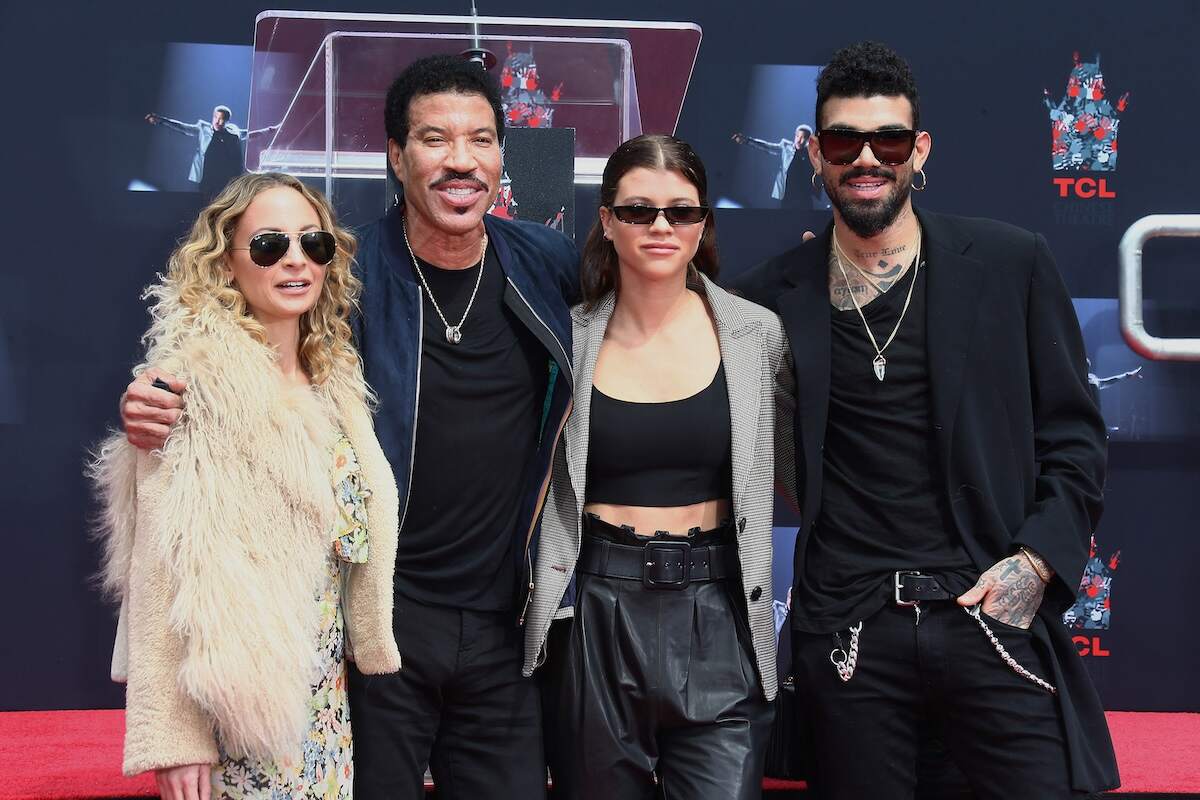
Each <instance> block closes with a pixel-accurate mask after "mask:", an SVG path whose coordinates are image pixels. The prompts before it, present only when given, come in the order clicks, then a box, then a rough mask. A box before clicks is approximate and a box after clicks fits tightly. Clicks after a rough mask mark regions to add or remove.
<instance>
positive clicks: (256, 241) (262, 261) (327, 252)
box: [230, 231, 337, 269]
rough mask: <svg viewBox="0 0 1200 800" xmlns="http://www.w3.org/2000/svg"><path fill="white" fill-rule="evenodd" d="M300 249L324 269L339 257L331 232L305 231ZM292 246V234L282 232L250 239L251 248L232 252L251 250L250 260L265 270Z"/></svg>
mask: <svg viewBox="0 0 1200 800" xmlns="http://www.w3.org/2000/svg"><path fill="white" fill-rule="evenodd" d="M299 236H300V249H301V250H303V251H304V255H306V256H308V257H309V259H311V260H312V262H313V263H314V264H317V265H319V266H322V267H324V266H325V265H327V264H328V263H329V262H330V261H333V257H334V256H335V255H337V239H335V238H333V234H332V233H330V232H329V231H304V233H301V234H299ZM291 246H292V234H290V233H283V232H281V231H271V232H270V233H260V234H258V235H257V236H254V237H252V238H251V239H250V246H249V247H232V248H230V249H231V250H249V251H250V260H251V261H253V262H254V263H255V264H258V265H259V266H260V267H262V268H263V269H266V268H267V267H271V266H274V265H275V263H276V262H277V261H279V259H281V258H283V257H284V256H285V255H287V251H288V249H289V248H290V247H291Z"/></svg>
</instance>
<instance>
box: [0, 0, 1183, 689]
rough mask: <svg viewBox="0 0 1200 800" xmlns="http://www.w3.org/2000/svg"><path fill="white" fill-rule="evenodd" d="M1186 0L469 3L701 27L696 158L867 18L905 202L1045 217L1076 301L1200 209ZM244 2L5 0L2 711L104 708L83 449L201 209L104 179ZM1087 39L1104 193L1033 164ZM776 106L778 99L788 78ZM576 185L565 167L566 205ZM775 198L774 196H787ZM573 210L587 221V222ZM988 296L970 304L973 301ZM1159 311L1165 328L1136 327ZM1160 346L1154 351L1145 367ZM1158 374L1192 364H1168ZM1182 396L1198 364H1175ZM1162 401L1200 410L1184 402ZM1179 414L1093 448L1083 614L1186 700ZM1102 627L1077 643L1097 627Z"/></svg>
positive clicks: (751, 254)
mask: <svg viewBox="0 0 1200 800" xmlns="http://www.w3.org/2000/svg"><path fill="white" fill-rule="evenodd" d="M305 5H306V6H308V7H310V8H319V9H328V10H345V11H361V12H390V13H394V12H398V11H403V12H409V13H448V12H458V11H460V10H465V9H466V8H467V7H468V4H467V3H466V2H461V3H458V5H461V6H463V9H458V8H451V6H453V5H454V3H453V2H450V0H412V1H411V2H407V3H405V4H404V7H403V8H399V7H397V6H396V4H395V3H383V2H368V1H367V0H362V2H358V3H355V4H354V5H349V4H340V3H318V2H313V3H306V4H305ZM1198 8H1200V7H1198V6H1197V5H1196V4H1195V3H1193V2H1189V0H1181V1H1180V2H1165V1H1157V0H1151V1H1148V2H1142V3H1139V4H1137V6H1136V9H1135V8H1134V7H1132V6H1130V5H1128V4H1125V3H1120V4H1118V3H1116V2H1108V3H1092V4H1085V5H1074V6H1070V7H1063V8H1060V9H1057V10H1054V11H1053V12H1051V11H1048V10H1046V7H1045V6H1040V5H1035V4H1032V3H1030V4H1018V3H1008V4H967V3H958V2H955V3H920V4H916V5H909V6H904V7H903V8H899V7H897V6H896V5H895V4H894V3H882V2H872V0H864V2H862V3H858V4H855V5H853V6H847V5H845V4H832V5H830V4H816V3H814V4H805V3H796V2H794V1H791V0H789V1H788V2H778V3H754V2H752V3H741V4H730V3H724V2H722V3H715V2H714V3H709V2H659V3H646V2H644V0H637V1H636V2H634V1H633V0H611V1H610V2H608V3H604V4H601V5H597V4H592V3H588V4H584V3H576V4H572V3H564V2H561V0H507V2H504V3H499V2H490V0H482V2H481V9H482V11H483V12H484V13H496V14H504V15H521V16H553V17H572V16H595V15H597V14H603V15H604V16H607V17H611V18H614V19H646V18H658V19H676V20H694V21H696V22H698V23H699V24H700V25H701V26H702V27H703V29H704V41H703V43H702V45H701V48H700V54H699V60H698V62H697V64H696V69H695V74H694V76H693V79H692V83H691V90H690V93H689V97H688V99H687V101H686V103H685V105H684V109H683V115H682V119H681V121H680V125H679V129H678V130H679V133H680V135H682V136H684V137H685V138H687V139H689V140H691V141H692V143H693V144H694V145H695V147H696V149H697V150H698V151H699V152H700V154H701V155H702V156H703V157H704V158H705V159H706V160H707V161H708V162H709V164H710V165H711V168H712V170H713V171H714V172H715V173H718V174H719V173H720V171H721V170H722V169H726V167H725V166H724V164H726V163H730V161H729V160H730V158H731V151H730V148H732V147H733V146H734V145H732V143H730V142H729V141H728V137H729V134H730V132H731V129H736V125H737V121H738V120H740V119H741V118H742V116H743V113H744V108H743V106H744V102H745V97H746V96H747V86H746V81H747V80H748V79H749V76H750V74H751V72H752V65H753V64H754V63H798V64H820V63H823V62H824V60H825V59H826V58H828V56H829V54H830V53H831V52H832V51H833V50H834V49H836V47H838V46H840V45H842V44H845V43H848V42H850V41H852V40H855V39H858V38H865V37H872V38H879V39H882V40H885V41H887V42H889V43H891V44H892V45H893V46H895V47H897V48H898V49H899V50H900V51H901V52H902V53H903V54H904V55H905V56H907V57H908V58H909V59H910V61H911V62H912V64H913V67H914V69H915V71H916V73H917V77H918V80H919V83H920V86H921V93H922V100H923V120H922V122H923V127H926V128H928V129H929V130H931V131H932V132H933V142H934V147H933V157H932V160H931V162H930V164H929V165H928V169H927V172H928V174H929V190H928V191H927V192H925V193H924V194H922V195H920V196H919V197H918V200H919V202H920V203H921V204H922V205H924V206H925V207H928V208H931V209H935V210H942V211H950V212H956V213H963V214H971V215H984V216H993V217H999V218H1002V219H1006V220H1009V221H1011V222H1014V223H1016V224H1018V225H1022V226H1026V227H1029V228H1033V229H1037V230H1040V231H1043V232H1044V233H1045V234H1046V235H1047V237H1048V239H1049V241H1050V244H1051V246H1052V247H1053V249H1054V251H1055V253H1056V255H1057V257H1058V260H1059V264H1060V266H1061V268H1062V271H1063V273H1064V275H1065V277H1066V280H1067V282H1068V284H1069V286H1070V288H1071V290H1072V293H1073V294H1074V295H1076V296H1078V297H1114V296H1115V295H1116V285H1117V284H1116V262H1115V252H1116V243H1117V241H1118V239H1119V237H1120V234H1121V233H1122V232H1123V231H1124V229H1125V228H1126V227H1127V226H1128V224H1129V223H1130V222H1131V221H1133V220H1134V219H1136V218H1138V217H1140V216H1142V215H1144V214H1146V213H1150V212H1156V211H1158V212H1197V211H1200V201H1198V200H1197V190H1196V186H1197V185H1200V167H1198V166H1197V162H1198V160H1197V158H1196V153H1195V146H1194V142H1193V139H1194V137H1192V136H1191V135H1190V132H1191V131H1195V130H1197V129H1198V127H1200V111H1198V105H1197V102H1196V97H1197V87H1196V76H1197V75H1200V51H1198V50H1197V49H1196V48H1195V46H1194V41H1193V38H1194V35H1195V32H1196V31H1197V30H1198V29H1200V12H1198V11H1197V9H1198ZM261 9H262V6H261V5H259V4H257V3H251V2H239V0H227V1H226V2H223V3H216V4H214V3H187V4H172V5H171V6H170V8H169V9H167V8H166V7H164V6H163V5H162V4H161V3H158V2H153V3H151V2H145V3H121V2H114V3H106V4H100V5H95V6H93V5H90V4H87V5H85V4H82V3H81V4H68V5H65V6H59V7H55V6H52V5H49V4H46V3H32V2H22V3H14V2H7V3H5V4H4V5H3V8H2V10H0V14H2V15H3V17H2V22H3V25H2V28H3V30H4V31H5V34H6V37H5V39H6V41H5V47H4V48H0V59H2V61H0V67H2V70H0V74H3V75H4V76H5V77H6V82H5V83H6V94H5V99H4V108H5V113H4V116H5V124H4V125H3V128H2V130H3V134H0V135H2V136H3V139H2V147H0V152H3V154H4V170H3V175H4V178H5V180H6V182H7V184H8V186H9V189H8V190H7V198H6V202H5V209H6V214H7V216H8V218H9V224H8V225H7V226H6V235H5V236H4V237H3V241H4V243H5V244H6V252H5V254H4V255H5V257H4V259H3V270H4V273H3V277H4V281H3V289H2V290H0V456H2V457H3V460H4V470H3V473H2V478H3V480H0V511H2V515H0V520H2V522H0V525H2V528H0V529H2V530H3V533H4V537H5V538H4V541H5V542H6V544H7V547H6V549H5V552H6V553H7V563H6V565H5V572H6V574H5V576H4V584H5V586H6V593H5V600H6V607H7V609H8V611H7V614H6V618H7V620H8V622H7V623H6V624H5V625H4V626H3V638H4V640H5V642H6V646H5V648H4V652H5V654H6V657H5V658H3V659H2V660H0V664H2V666H0V687H2V688H0V709H37V708H88V707H107V706H117V705H120V704H121V702H122V690H121V689H120V688H119V687H115V686H113V685H112V684H110V683H109V681H108V678H107V674H108V658H109V648H110V646H111V641H112V633H113V618H112V613H111V610H110V609H108V608H106V607H105V606H103V605H102V603H101V602H100V601H99V600H98V598H97V596H96V595H95V593H94V592H93V591H92V590H91V589H90V588H89V586H88V578H89V575H90V574H91V573H93V571H94V570H95V568H96V561H97V548H96V547H95V545H94V544H92V543H90V542H89V540H88V538H87V528H88V525H87V517H88V515H89V513H90V506H89V501H88V499H87V497H88V493H87V487H86V486H85V484H84V481H83V478H82V477H81V467H82V464H83V461H84V458H85V448H86V446H87V444H88V443H90V442H94V441H96V440H97V439H98V438H99V437H100V436H101V434H102V432H103V430H104V429H105V427H106V426H109V425H112V424H114V423H115V421H116V402H117V397H118V395H119V394H120V391H121V389H122V387H123V386H124V385H125V383H126V381H127V379H128V374H129V367H130V365H131V364H132V363H133V362H134V361H135V360H136V357H137V354H138V346H137V343H138V336H139V335H140V334H141V332H142V331H143V329H144V327H145V325H146V315H145V312H144V308H143V306H142V304H141V302H140V301H139V290H140V288H141V287H142V286H144V285H145V284H146V283H147V282H149V281H150V280H151V279H152V277H153V275H154V273H155V271H156V270H158V269H160V268H161V265H162V264H163V262H164V259H165V257H166V255H167V254H168V252H169V250H170V248H171V246H172V244H173V242H174V240H175V239H176V237H178V236H179V235H180V234H181V233H182V232H183V230H184V226H185V224H186V223H187V222H188V221H189V220H190V219H191V218H192V217H193V216H194V215H195V213H196V211H197V209H198V202H199V201H198V199H197V198H196V196H194V195H189V194H163V193H133V192H126V191H124V187H125V185H126V182H127V180H128V177H129V176H131V175H135V174H137V172H138V170H139V169H140V168H141V166H142V165H143V163H144V160H145V151H146V149H147V148H148V147H150V146H151V141H150V138H149V137H150V136H152V135H153V133H154V131H152V130H151V129H150V128H149V126H147V125H146V124H145V123H144V122H142V115H143V114H145V112H146V111H147V110H148V108H150V107H152V105H153V103H154V102H155V101H156V99H157V98H158V93H159V91H160V88H161V83H162V81H161V74H160V73H161V71H162V70H163V69H164V65H165V63H166V53H167V49H168V44H169V43H171V42H209V43H222V44H236V45H248V44H251V31H252V27H253V22H254V17H255V14H256V13H257V12H258V11H260V10H261ZM1074 51H1079V52H1080V54H1081V56H1082V57H1084V58H1085V59H1089V60H1090V59H1091V58H1093V57H1094V55H1095V54H1096V53H1100V54H1101V55H1102V65H1103V69H1104V73H1105V77H1106V80H1107V82H1108V85H1109V91H1110V96H1111V97H1113V98H1115V97H1117V96H1119V95H1120V94H1121V93H1123V92H1125V91H1129V92H1130V93H1131V99H1130V104H1129V108H1128V110H1127V111H1126V113H1125V114H1124V117H1123V119H1122V127H1121V137H1120V144H1121V150H1120V152H1121V154H1122V155H1121V159H1120V169H1119V171H1118V172H1116V173H1110V174H1109V175H1108V178H1109V180H1108V185H1109V187H1110V191H1112V190H1113V189H1115V191H1116V193H1117V197H1116V198H1115V199H1105V200H1093V201H1090V202H1089V201H1086V200H1078V201H1076V200H1072V199H1069V198H1068V199H1065V200H1064V199H1061V198H1059V197H1058V196H1057V191H1056V189H1055V187H1054V186H1053V185H1052V183H1051V181H1052V178H1053V177H1054V174H1053V173H1052V172H1051V170H1050V159H1049V123H1048V117H1047V112H1046V108H1045V106H1044V105H1043V104H1042V100H1041V92H1042V89H1043V88H1046V89H1049V91H1050V94H1051V95H1052V96H1053V97H1054V98H1055V99H1056V100H1057V98H1058V97H1059V96H1061V95H1062V93H1063V90H1064V85H1065V81H1066V77H1067V74H1068V73H1069V71H1070V69H1071V66H1072V53H1073V52H1074ZM780 102H781V103H785V102H787V98H780ZM594 207H595V195H594V192H592V191H589V190H583V189H581V190H580V191H579V192H578V197H577V208H578V219H579V220H580V221H581V222H580V223H579V225H580V226H581V227H582V226H583V225H584V224H586V223H585V222H584V221H586V220H587V219H588V218H590V216H591V215H592V213H594V211H593V209H594ZM789 214H790V215H789ZM718 219H719V230H720V241H721V251H722V255H723V259H724V269H725V270H726V271H727V272H729V273H733V272H736V271H737V270H740V269H744V268H746V267H747V266H749V265H750V264H752V263H754V262H756V261H758V260H760V259H762V258H764V257H766V256H769V255H771V254H774V253H776V252H778V251H780V250H782V249H784V248H787V247H789V246H791V245H793V244H794V243H796V242H797V241H799V238H800V233H801V231H802V230H803V229H804V228H805V227H815V226H819V225H822V224H824V222H825V218H824V217H822V216H820V215H819V214H818V213H817V212H811V214H804V213H802V212H778V211H727V212H721V213H720V214H719V215H718ZM582 233H583V231H582V229H581V230H580V234H581V235H582ZM1196 244H1197V243H1196V242H1194V241H1193V242H1191V243H1185V244H1171V245H1162V246H1159V245H1155V246H1154V247H1152V248H1150V249H1148V257H1147V258H1148V260H1147V263H1148V271H1147V280H1146V289H1147V295H1148V296H1150V297H1152V298H1155V299H1157V300H1158V301H1159V302H1158V307H1159V308H1160V309H1162V314H1161V316H1160V317H1153V316H1152V317H1150V318H1149V319H1148V322H1149V323H1150V326H1151V329H1152V330H1157V331H1158V332H1161V333H1175V334H1177V335H1178V334H1190V335H1192V336H1197V335H1200V315H1198V314H1197V313H1196V311H1195V308H1196V299H1197V297H1200V291H1198V290H1200V269H1197V268H1196V267H1197V266H1200V263H1198V262H1200V247H1196V246H1195V245H1196ZM980 313H986V309H981V310H980ZM1156 326H1157V327H1156ZM1155 366H1156V367H1158V366H1160V365H1155ZM1163 369H1164V370H1174V371H1176V372H1179V371H1182V370H1188V369H1195V370H1200V365H1178V366H1168V367H1163ZM1181 385H1183V386H1184V388H1183V389H1180V391H1186V390H1187V389H1186V386H1187V385H1190V386H1193V387H1194V386H1195V382H1194V381H1193V382H1191V383H1190V384H1186V383H1185V384H1181ZM1191 391H1192V393H1191V395H1190V396H1186V397H1181V398H1179V400H1178V402H1180V403H1181V404H1183V405H1184V406H1190V407H1192V408H1196V407H1197V406H1198V405H1200V403H1198V402H1197V401H1198V400H1200V397H1197V393H1196V392H1195V391H1194V390H1191ZM1196 444H1197V443H1196V435H1195V432H1194V431H1192V432H1190V433H1189V432H1188V431H1186V430H1185V431H1181V432H1180V433H1179V435H1178V436H1176V437H1174V438H1167V439H1164V440H1160V441H1154V442H1121V443H1117V444H1115V445H1114V446H1113V448H1112V453H1111V472H1110V478H1109V500H1108V510H1107V512H1106V515H1105V518H1104V521H1103V523H1102V525H1101V528H1100V530H1099V531H1098V534H1097V535H1098V537H1099V538H1100V540H1101V551H1102V555H1103V556H1104V557H1107V556H1108V554H1109V553H1111V552H1112V551H1114V550H1117V549H1120V550H1122V561H1121V565H1120V567H1119V568H1118V570H1117V571H1116V573H1115V578H1114V581H1113V588H1112V604H1113V608H1112V624H1111V628H1110V629H1109V630H1106V631H1101V632H1086V635H1085V636H1084V637H1083V639H1084V641H1085V642H1086V643H1087V650H1088V653H1089V655H1088V656H1087V658H1088V660H1089V664H1090V666H1091V667H1092V669H1093V674H1095V676H1096V677H1097V681H1098V684H1099V686H1100V688H1101V692H1102V694H1103V696H1104V699H1105V701H1106V703H1107V705H1108V706H1109V707H1110V708H1122V709H1156V710H1180V709H1188V710H1193V711H1194V710H1200V696H1198V693H1197V690H1196V689H1195V688H1194V686H1193V685H1192V684H1191V683H1190V679H1191V676H1193V675H1194V674H1195V673H1196V670H1197V668H1198V667H1200V642H1198V641H1197V636H1198V635H1200V634H1198V632H1197V626H1196V624H1195V619H1196V613H1197V608H1198V607H1197V601H1196V593H1195V590H1194V586H1195V585H1196V578H1197V571H1198V570H1200V567H1198V565H1200V537H1197V536H1195V535H1194V531H1195V525H1196V520H1197V519H1198V518H1200V492H1197V491H1196V486H1197V485H1200V482H1198V478H1200V464H1198V459H1197V457H1196ZM1093 640H1094V641H1093Z"/></svg>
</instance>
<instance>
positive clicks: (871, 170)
mask: <svg viewBox="0 0 1200 800" xmlns="http://www.w3.org/2000/svg"><path fill="white" fill-rule="evenodd" d="M857 178H883V179H884V180H888V181H894V180H896V172H895V170H890V169H887V168H886V167H855V168H854V169H850V170H846V172H845V173H843V174H842V177H841V180H839V181H838V185H840V186H844V185H846V184H847V183H849V182H850V181H852V180H855V179H857Z"/></svg>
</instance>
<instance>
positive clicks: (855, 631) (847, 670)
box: [829, 620, 863, 683]
mask: <svg viewBox="0 0 1200 800" xmlns="http://www.w3.org/2000/svg"><path fill="white" fill-rule="evenodd" d="M862 627H863V624H862V620H859V621H858V624H857V625H854V626H852V627H851V628H850V652H849V653H847V652H846V651H845V650H843V649H842V648H841V639H840V638H839V639H838V646H837V647H835V648H834V649H833V650H831V651H830V652H829V660H830V661H831V662H833V666H834V667H835V668H836V669H837V671H838V677H839V678H841V679H842V683H845V682H846V681H848V680H850V679H851V678H853V677H854V668H855V667H857V666H858V635H859V634H860V633H862ZM835 635H836V634H835ZM838 653H841V660H839V659H838Z"/></svg>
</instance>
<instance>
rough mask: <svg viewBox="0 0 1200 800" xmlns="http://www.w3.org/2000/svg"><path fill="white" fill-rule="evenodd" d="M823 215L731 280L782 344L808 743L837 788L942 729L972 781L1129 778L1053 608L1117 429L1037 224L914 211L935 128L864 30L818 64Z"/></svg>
mask: <svg viewBox="0 0 1200 800" xmlns="http://www.w3.org/2000/svg"><path fill="white" fill-rule="evenodd" d="M816 122H817V127H818V132H817V133H816V134H815V135H814V136H813V137H812V139H811V140H810V142H809V146H808V156H809V158H810V160H811V162H812V164H813V168H814V170H815V171H816V172H817V174H818V175H819V177H820V179H821V180H822V181H824V184H825V187H826V191H827V193H828V195H829V198H830V200H831V202H832V203H833V207H834V211H833V223H832V225H830V227H829V228H828V229H827V230H826V231H825V232H824V234H823V235H821V236H818V237H816V238H815V239H812V240H810V241H806V242H805V243H803V244H802V245H800V246H799V247H798V248H796V249H794V250H791V251H789V252H787V253H784V254H783V255H781V256H778V257H776V258H774V259H771V260H770V261H768V262H766V263H764V264H761V265H759V266H757V267H755V268H754V269H752V270H751V271H750V272H748V273H747V274H745V275H743V276H742V277H741V278H740V279H738V280H736V281H735V282H734V283H735V286H736V287H737V288H738V289H740V290H741V291H742V292H743V293H744V294H746V295H747V296H748V297H750V298H751V299H753V300H756V301H758V302H760V303H763V304H764V305H767V306H769V307H771V308H773V309H775V310H776V311H777V312H778V313H779V314H780V316H781V318H782V319H783V323H784V326H785V328H786V330H787V333H788V337H789V339H790V341H791V346H792V351H793V356H794V360H795V368H796V379H797V380H796V383H797V389H798V391H799V396H798V398H797V401H798V402H797V411H796V420H795V430H796V436H797V442H796V453H797V464H796V467H797V473H798V474H797V477H798V483H799V485H800V486H801V487H802V496H801V515H802V527H801V528H800V531H799V533H798V537H797V542H796V556H795V583H794V586H793V592H792V623H791V624H792V641H793V668H794V676H795V680H796V687H797V692H798V695H799V697H800V698H801V701H802V709H803V712H802V715H801V717H802V725H803V727H804V730H802V731H801V737H800V738H801V740H804V741H807V742H809V744H810V746H811V750H812V752H811V753H810V754H809V756H810V757H809V758H808V763H809V764H810V768H811V774H810V780H811V783H812V787H813V789H814V792H815V794H816V795H817V796H818V797H823V798H862V797H877V798H901V797H907V798H911V797H912V796H913V790H914V786H915V783H916V768H917V761H918V756H919V745H920V743H921V742H922V741H923V740H927V738H928V736H929V735H930V733H931V732H933V733H934V734H937V735H940V736H941V738H942V739H943V740H944V741H945V745H946V749H947V751H948V752H949V754H950V756H951V758H953V760H954V761H955V762H956V763H957V764H958V766H959V767H961V769H962V771H963V772H964V773H965V775H966V777H967V780H968V782H969V784H970V785H971V789H972V791H973V792H974V794H975V795H976V796H977V797H980V798H1001V797H1004V798H1008V797H1013V796H1027V797H1035V798H1039V799H1040V798H1061V797H1071V796H1075V795H1076V794H1083V793H1087V792H1096V791H1101V790H1104V789H1109V788H1112V787H1114V786H1116V785H1117V783H1118V779H1117V770H1116V764H1115V759H1114V756H1113V751H1112V744H1111V741H1110V739H1109V737H1108V732H1107V728H1106V724H1105V720H1104V715H1103V710H1102V708H1101V706H1100V703H1099V699H1098V698H1097V696H1096V693H1095V690H1094V689H1093V687H1092V685H1091V683H1090V680H1089V678H1088V676H1087V674H1086V672H1085V670H1084V667H1083V664H1082V661H1081V660H1080V658H1079V657H1078V655H1077V654H1076V652H1075V650H1074V646H1073V644H1072V642H1071V638H1070V635H1069V634H1068V633H1067V631H1066V629H1065V628H1064V627H1063V625H1062V622H1061V614H1062V612H1063V610H1064V609H1065V608H1067V607H1068V606H1069V605H1070V604H1071V602H1072V600H1073V599H1074V594H1075V588H1076V587H1077V585H1078V582H1079V576H1080V575H1081V574H1082V571H1083V567H1084V564H1085V562H1086V559H1087V555H1088V542H1089V536H1090V533H1091V530H1092V528H1093V526H1094V525H1095V523H1096V521H1097V519H1098V518H1099V515H1100V509H1101V486H1102V485H1103V479H1104V470H1105V460H1106V439H1105V433H1104V425H1103V421H1102V420H1101V418H1100V415H1099V413H1098V411H1097V409H1096V407H1095V405H1094V404H1093V403H1092V401H1091V399H1090V398H1089V395H1088V383H1087V370H1086V366H1085V358H1084V351H1083V342H1082V337H1081V336H1080V333H1079V325H1078V321H1077V319H1076V317H1075V313H1074V309H1073V307H1072V305H1071V299H1070V296H1069V295H1068V293H1067V289H1066V287H1065V286H1064V284H1063V282H1062V279H1061V278H1060V277H1059V274H1058V272H1057V269H1056V267H1055V265H1054V262H1053V259H1052V257H1051V255H1050V252H1049V250H1048V249H1047V246H1046V242H1045V240H1044V239H1043V238H1042V237H1041V236H1040V235H1035V234H1032V233H1029V232H1027V231H1023V230H1020V229H1018V228H1014V227H1011V226H1009V225H1005V224H1003V223H1000V222H996V221H992V220H985V219H968V218H963V217H951V216H945V215H941V214H934V213H931V212H927V211H924V210H920V211H918V210H915V209H914V208H913V204H912V199H911V192H912V191H920V190H922V189H924V188H925V185H926V181H927V179H926V175H925V171H924V167H925V165H926V163H927V161H928V159H929V155H930V151H931V146H932V139H931V137H930V134H929V133H928V132H927V131H923V130H921V128H920V127H919V124H920V123H919V107H918V102H917V91H916V86H915V83H914V81H913V77H912V72H911V70H910V69H909V66H908V65H907V63H905V62H904V61H903V60H902V59H901V58H900V57H899V56H898V55H896V54H895V53H894V52H893V51H891V50H890V49H888V48H887V47H885V46H883V45H880V44H876V43H870V42H863V43H859V44H855V45H852V46H850V47H847V48H846V49H844V50H842V51H840V52H839V53H837V54H836V55H835V56H834V57H833V59H832V60H831V61H830V62H829V64H828V65H827V66H826V67H825V69H824V70H823V72H822V73H821V77H820V80H819V81H818V85H817V107H816Z"/></svg>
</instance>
